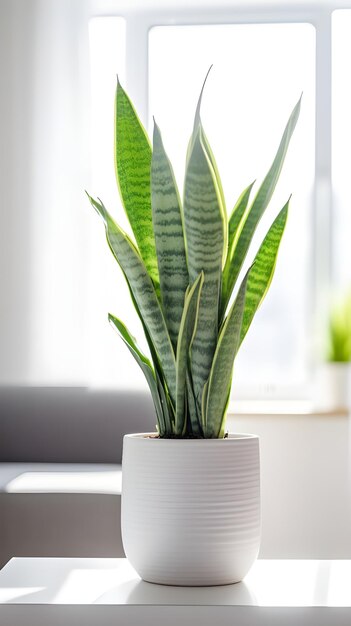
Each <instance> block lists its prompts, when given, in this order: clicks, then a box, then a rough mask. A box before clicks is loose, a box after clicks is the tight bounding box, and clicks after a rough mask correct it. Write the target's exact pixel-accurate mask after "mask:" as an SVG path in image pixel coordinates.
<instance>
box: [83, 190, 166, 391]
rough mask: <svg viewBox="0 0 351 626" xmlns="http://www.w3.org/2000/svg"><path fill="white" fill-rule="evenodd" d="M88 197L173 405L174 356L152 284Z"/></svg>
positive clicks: (133, 252)
mask: <svg viewBox="0 0 351 626" xmlns="http://www.w3.org/2000/svg"><path fill="white" fill-rule="evenodd" d="M88 197H89V200H90V202H91V204H92V205H93V207H94V208H95V209H96V211H97V212H98V213H99V215H100V216H101V217H102V219H103V220H104V223H105V229H106V237H107V241H108V244H109V246H110V249H111V251H112V253H113V255H114V256H115V258H116V260H117V261H118V263H119V265H120V266H121V268H122V270H123V273H124V275H125V277H126V279H127V281H128V285H129V287H130V289H131V291H132V293H133V296H134V298H135V301H136V303H137V305H138V311H139V312H140V315H141V316H142V319H143V323H144V325H145V326H146V328H147V330H148V333H149V336H150V338H151V341H152V343H153V346H154V348H155V351H156V353H157V357H158V359H159V361H160V364H161V366H162V370H163V373H164V376H165V380H166V383H167V385H168V389H169V392H170V395H171V398H172V400H173V402H174V403H175V394H176V370H175V356H174V351H173V347H172V344H171V340H170V337H169V334H168V330H167V326H166V323H165V320H164V317H163V313H162V310H161V306H160V303H159V301H158V299H157V296H156V292H155V289H154V285H153V283H152V281H151V278H150V276H149V274H148V272H147V270H146V267H145V265H144V263H143V261H142V259H141V258H140V256H139V253H138V251H137V249H136V248H135V246H134V244H133V242H132V241H130V239H129V237H128V236H127V235H126V233H124V232H123V230H122V229H121V228H120V227H119V226H118V225H117V224H116V223H115V222H114V220H113V219H112V217H111V216H110V215H109V213H108V212H107V210H106V208H105V207H104V205H103V204H102V203H101V202H98V201H96V200H94V199H93V198H91V197H90V196H88Z"/></svg>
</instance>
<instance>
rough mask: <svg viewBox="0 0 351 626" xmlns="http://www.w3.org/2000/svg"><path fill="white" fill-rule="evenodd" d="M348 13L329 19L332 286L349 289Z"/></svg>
mask: <svg viewBox="0 0 351 626" xmlns="http://www.w3.org/2000/svg"><path fill="white" fill-rule="evenodd" d="M350 32H351V10H340V11H335V12H334V13H333V19H332V129H333V135H332V136H333V143H332V184H333V205H332V233H333V259H334V267H333V279H334V280H333V282H334V286H337V287H338V288H339V289H344V288H345V287H348V288H350V284H351V274H350V236H351V211H350V206H351V191H350V145H351V117H350V110H351V84H350V80H349V70H350V58H351V39H350Z"/></svg>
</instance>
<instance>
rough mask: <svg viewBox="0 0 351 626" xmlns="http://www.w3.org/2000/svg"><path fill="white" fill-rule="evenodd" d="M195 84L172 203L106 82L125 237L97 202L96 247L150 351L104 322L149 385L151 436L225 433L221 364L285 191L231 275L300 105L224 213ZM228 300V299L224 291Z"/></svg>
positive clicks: (156, 136)
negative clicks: (104, 254) (251, 254)
mask: <svg viewBox="0 0 351 626" xmlns="http://www.w3.org/2000/svg"><path fill="white" fill-rule="evenodd" d="M202 92H203V88H202V90H201V94H200V98H199V101H198V105H197V108H196V113H195V120H194V127H193V131H192V135H191V138H190V142H189V146H188V151H187V155H186V170H185V182H184V194H183V201H182V200H181V198H180V195H179V192H178V188H177V183H176V180H175V177H174V174H173V169H172V165H171V163H170V161H169V159H168V157H167V154H166V152H165V149H164V145H163V141H162V137H161V133H160V129H159V128H158V126H157V124H156V123H154V129H153V142H152V145H151V143H150V141H149V138H148V136H147V133H146V131H145V129H144V128H143V126H142V124H141V122H140V120H139V118H138V115H137V113H136V111H135V109H134V106H133V104H132V102H131V101H130V99H129V97H128V95H127V94H126V92H125V90H124V89H123V88H122V86H121V84H120V83H119V81H117V89H116V101H115V169H116V178H117V184H118V188H119V192H120V196H121V200H122V203H123V206H124V209H125V211H126V213H127V216H128V219H129V223H130V226H131V229H132V232H133V235H134V238H133V239H131V238H130V237H129V236H128V234H126V233H125V232H124V231H123V230H122V229H121V228H120V227H119V226H118V224H117V223H116V222H115V221H114V219H113V218H112V217H111V215H110V214H109V212H108V211H107V209H106V208H105V206H104V204H103V203H102V201H101V200H99V199H93V198H92V197H91V196H89V195H88V197H89V200H90V202H91V204H92V205H93V207H94V208H95V209H96V211H97V212H98V214H99V215H100V216H101V218H102V219H103V222H104V225H105V229H106V237H107V242H108V245H109V247H110V249H111V251H112V253H113V255H114V257H115V259H116V260H117V262H118V264H119V265H120V267H121V269H122V272H123V274H124V277H125V279H126V281H127V284H128V287H129V291H130V296H131V298H132V301H133V304H134V306H135V310H136V312H137V314H138V316H139V318H140V320H141V323H142V326H143V330H144V333H145V336H146V340H147V343H148V346H149V351H150V354H149V356H146V355H145V354H143V353H142V351H141V350H140V348H139V347H138V345H137V343H136V340H135V339H134V337H133V336H132V335H131V333H130V332H129V331H128V328H127V326H126V325H125V324H124V323H123V322H122V321H121V320H120V319H118V318H117V317H115V316H114V315H112V314H109V316H108V318H109V321H110V323H111V324H112V326H113V327H114V328H115V329H116V330H117V332H118V334H119V335H120V337H121V338H122V340H123V341H124V343H125V344H126V345H127V347H128V349H129V350H130V352H131V353H132V355H133V357H134V358H135V359H136V361H137V362H138V364H139V366H140V367H141V369H142V371H143V372H144V375H145V377H146V380H147V383H148V385H149V387H150V391H151V394H152V398H153V402H154V406H155V412H156V418H157V429H158V433H159V436H160V437H166V438H170V437H198V438H219V437H223V436H225V419H226V409H227V405H228V401H229V396H230V389H231V381H232V372H233V363H234V359H235V356H236V354H237V352H238V350H239V348H240V346H241V344H242V341H243V339H244V337H245V335H246V333H247V331H248V329H249V327H250V324H251V322H252V319H253V317H254V315H255V313H256V310H257V308H258V307H259V305H260V304H261V302H262V300H263V298H264V297H265V295H266V293H267V290H268V288H269V285H270V283H271V280H272V276H273V273H274V268H275V264H276V258H277V254H278V249H279V245H280V241H281V238H282V235H283V232H284V228H285V224H286V220H287V215H288V206H289V200H288V201H287V202H286V204H285V205H284V206H283V208H282V209H281V211H280V212H279V213H278V215H277V217H276V218H275V220H274V222H273V223H272V225H271V227H270V228H269V230H268V232H267V234H266V236H265V237H264V239H263V241H262V244H261V246H260V248H259V250H258V252H257V254H256V257H255V259H254V262H253V264H252V265H251V266H250V267H249V269H248V270H247V271H246V274H245V275H244V277H243V279H242V280H241V282H240V285H239V284H238V280H239V279H240V278H241V274H242V268H243V264H244V261H245V259H246V256H247V253H248V250H249V248H250V244H251V241H252V238H253V235H254V233H255V230H256V227H257V225H258V223H259V221H260V219H261V217H262V215H263V213H264V211H265V209H266V208H267V206H268V204H269V202H270V200H271V197H272V194H273V191H274V189H275V186H276V183H277V180H278V177H279V174H280V171H281V169H282V165H283V162H284V158H285V155H286V152H287V149H288V145H289V142H290V138H291V136H292V133H293V131H294V128H295V125H296V122H297V119H298V116H299V110H300V100H299V101H298V103H297V104H296V106H295V108H294V109H293V111H292V113H291V115H290V118H289V120H288V123H287V125H286V128H285V130H284V134H283V136H282V139H281V142H280V145H279V147H278V151H277V153H276V155H275V158H274V160H273V163H272V166H271V168H270V169H269V171H268V173H267V175H266V177H265V178H264V180H263V182H262V184H261V185H260V186H259V188H258V191H257V192H256V195H255V196H254V199H253V200H252V201H250V197H251V192H252V187H253V183H252V184H250V185H249V186H248V187H247V188H246V189H244V191H243V192H242V194H241V195H240V197H239V198H238V200H237V202H236V204H235V206H234V208H233V210H232V212H231V214H230V216H229V218H228V217H227V212H226V207H225V200H224V193H223V189H222V184H221V180H220V176H219V172H218V169H217V165H216V162H215V158H214V155H213V153H212V150H211V148H210V145H209V142H208V140H207V137H206V135H205V132H204V129H203V125H202V121H201V116H200V108H201V99H202ZM234 293H235V299H234V301H233V302H232V300H233V299H232V295H233V294H234Z"/></svg>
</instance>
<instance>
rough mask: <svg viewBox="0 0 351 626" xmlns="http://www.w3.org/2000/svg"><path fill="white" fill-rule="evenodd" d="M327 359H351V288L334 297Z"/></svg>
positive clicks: (333, 360) (335, 360) (343, 360)
mask: <svg viewBox="0 0 351 626" xmlns="http://www.w3.org/2000/svg"><path fill="white" fill-rule="evenodd" d="M326 357H327V361H328V362H332V363H334V362H335V363H349V362H350V361H351V289H350V290H348V291H347V292H346V293H343V294H342V295H340V296H338V298H335V299H334V302H333V303H332V305H331V307H330V313H329V319H328V338H327V353H326Z"/></svg>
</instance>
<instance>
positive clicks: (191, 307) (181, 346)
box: [175, 272, 204, 435]
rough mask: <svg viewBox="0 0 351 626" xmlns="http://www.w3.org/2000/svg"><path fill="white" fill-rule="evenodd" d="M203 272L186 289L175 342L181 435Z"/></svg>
mask: <svg viewBox="0 0 351 626" xmlns="http://www.w3.org/2000/svg"><path fill="white" fill-rule="evenodd" d="M203 282H204V274H203V272H201V274H199V276H198V277H197V279H196V281H195V282H194V284H193V286H192V287H191V288H189V289H188V290H187V293H186V295H185V301H184V309H183V315H182V320H181V323H180V328H179V337H178V344H177V360H176V368H177V401H176V420H175V434H176V435H181V434H182V432H183V431H184V426H185V420H186V373H187V367H188V361H189V352H190V350H191V345H192V342H193V340H194V336H195V332H196V323H197V316H198V311H199V301H200V295H201V289H202V285H203Z"/></svg>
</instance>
